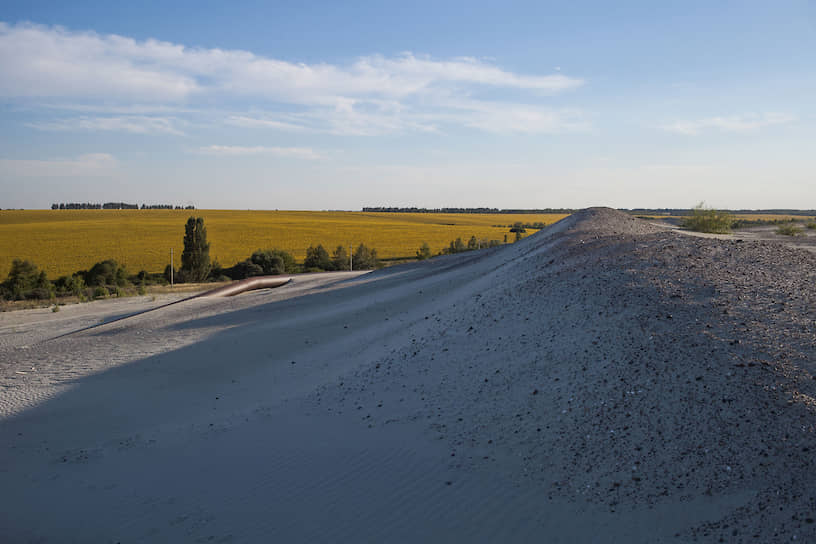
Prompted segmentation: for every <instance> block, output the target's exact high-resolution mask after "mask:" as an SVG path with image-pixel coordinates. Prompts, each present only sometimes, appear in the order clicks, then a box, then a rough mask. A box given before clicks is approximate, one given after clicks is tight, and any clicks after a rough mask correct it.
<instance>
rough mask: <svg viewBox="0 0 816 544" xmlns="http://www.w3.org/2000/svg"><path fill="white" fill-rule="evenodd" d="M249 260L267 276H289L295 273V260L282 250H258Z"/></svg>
mask: <svg viewBox="0 0 816 544" xmlns="http://www.w3.org/2000/svg"><path fill="white" fill-rule="evenodd" d="M249 260H250V261H251V262H252V263H254V264H256V265H258V266H260V267H261V270H263V273H264V274H266V275H268V276H269V275H271V276H276V275H278V274H286V273H289V274H291V273H293V272H296V271H297V264H295V258H294V257H292V255H291V254H289V253H287V252H286V251H283V250H282V249H259V250H258V251H256V252H255V253H253V254H252V256H251V257H250V258H249Z"/></svg>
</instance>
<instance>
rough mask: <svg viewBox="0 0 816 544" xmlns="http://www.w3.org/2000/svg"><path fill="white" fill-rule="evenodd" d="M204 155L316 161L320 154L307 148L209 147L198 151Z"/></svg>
mask: <svg viewBox="0 0 816 544" xmlns="http://www.w3.org/2000/svg"><path fill="white" fill-rule="evenodd" d="M198 152H199V153H202V154H204V155H219V156H233V157H234V156H247V155H273V156H276V157H291V158H295V159H308V160H318V159H320V158H321V156H320V154H319V153H317V152H316V151H314V150H313V149H311V148H308V147H264V146H250V147H242V146H236V145H210V146H207V147H201V148H199V149H198Z"/></svg>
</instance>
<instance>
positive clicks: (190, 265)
mask: <svg viewBox="0 0 816 544" xmlns="http://www.w3.org/2000/svg"><path fill="white" fill-rule="evenodd" d="M181 272H182V276H183V279H185V280H186V281H190V282H201V281H204V280H206V279H207V276H209V275H210V243H209V242H207V228H206V227H205V226H204V218H203V217H198V218H196V217H190V218H189V219H187V224H186V225H185V226H184V251H183V252H182V253H181Z"/></svg>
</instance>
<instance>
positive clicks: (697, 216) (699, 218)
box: [682, 202, 734, 234]
mask: <svg viewBox="0 0 816 544" xmlns="http://www.w3.org/2000/svg"><path fill="white" fill-rule="evenodd" d="M733 223H734V218H733V217H732V216H731V214H730V213H728V212H724V211H719V210H715V209H712V208H706V207H705V204H704V203H703V202H700V204H698V205H697V206H695V207H694V208H693V209H692V210H691V215H690V216H688V217H686V218H685V219H684V220H683V224H682V226H683V228H686V229H688V230H694V231H697V232H711V233H719V234H724V233H727V232H730V231H731V226H732V225H733Z"/></svg>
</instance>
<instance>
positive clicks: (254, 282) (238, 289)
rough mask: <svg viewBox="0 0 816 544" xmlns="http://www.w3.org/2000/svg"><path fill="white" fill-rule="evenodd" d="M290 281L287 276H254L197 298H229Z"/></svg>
mask: <svg viewBox="0 0 816 544" xmlns="http://www.w3.org/2000/svg"><path fill="white" fill-rule="evenodd" d="M290 281H292V278H290V277H289V276H255V277H254V278H246V279H243V280H238V281H236V282H232V283H230V284H229V285H225V286H223V287H219V288H217V289H213V290H212V291H207V292H206V293H201V294H200V295H198V296H199V297H231V296H233V295H237V294H239V293H243V292H245V291H252V290H253V289H269V288H272V287H280V286H281V285H285V284H287V283H289V282H290Z"/></svg>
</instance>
